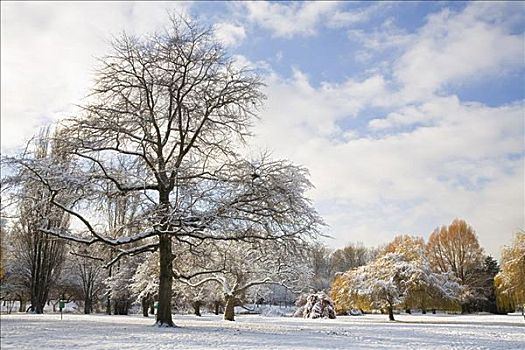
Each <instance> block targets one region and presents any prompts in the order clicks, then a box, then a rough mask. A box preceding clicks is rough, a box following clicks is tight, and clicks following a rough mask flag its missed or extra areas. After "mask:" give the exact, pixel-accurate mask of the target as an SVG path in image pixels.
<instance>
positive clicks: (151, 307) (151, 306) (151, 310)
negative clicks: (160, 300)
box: [149, 298, 155, 315]
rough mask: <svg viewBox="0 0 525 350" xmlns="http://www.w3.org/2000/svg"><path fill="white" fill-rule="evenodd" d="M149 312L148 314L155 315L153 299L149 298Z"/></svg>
mask: <svg viewBox="0 0 525 350" xmlns="http://www.w3.org/2000/svg"><path fill="white" fill-rule="evenodd" d="M149 313H150V315H155V299H154V298H150V300H149Z"/></svg>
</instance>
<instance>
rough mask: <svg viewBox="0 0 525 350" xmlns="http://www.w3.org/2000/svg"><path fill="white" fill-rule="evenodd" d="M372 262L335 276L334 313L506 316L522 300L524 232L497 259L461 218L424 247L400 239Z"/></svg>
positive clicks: (410, 238)
mask: <svg viewBox="0 0 525 350" xmlns="http://www.w3.org/2000/svg"><path fill="white" fill-rule="evenodd" d="M378 250H379V252H378V253H377V256H376V258H375V259H373V260H372V261H370V262H369V263H367V264H366V265H362V266H360V267H355V268H352V269H350V270H348V271H346V272H345V273H340V274H337V275H336V276H335V278H334V280H333V283H332V286H331V296H332V298H333V300H334V302H335V305H336V311H337V312H338V313H347V312H348V311H349V310H351V309H361V310H371V309H380V310H382V311H384V312H388V314H389V318H390V319H391V320H393V319H394V310H396V309H403V310H406V311H407V312H410V310H411V309H421V310H422V311H423V312H426V310H429V309H432V310H433V311H434V312H435V310H436V309H444V310H454V311H461V312H463V313H467V312H475V311H486V312H493V313H495V312H498V311H500V312H507V311H511V310H514V309H515V308H516V307H521V306H522V305H523V303H524V302H525V298H524V297H523V292H524V288H525V284H524V283H523V281H524V279H523V277H524V272H525V264H524V261H525V249H524V239H523V234H517V236H516V239H515V242H514V244H513V246H512V247H509V248H505V249H504V250H503V260H502V261H503V264H502V268H501V271H500V268H499V266H498V263H497V261H496V260H495V259H494V258H492V257H491V256H488V255H485V254H484V251H483V249H482V248H481V247H480V245H479V242H478V239H477V236H476V234H475V232H474V230H473V228H472V227H471V226H470V225H468V224H467V223H466V222H465V221H464V220H460V219H455V220H454V221H453V222H452V223H451V224H450V225H448V226H443V227H440V228H437V229H436V230H435V231H434V232H433V233H432V234H431V235H430V237H429V240H428V242H427V243H426V244H425V242H424V240H423V239H422V238H421V237H414V236H409V235H401V236H398V237H396V238H395V239H394V240H393V241H392V242H390V243H389V244H388V245H386V246H385V247H382V248H380V249H378Z"/></svg>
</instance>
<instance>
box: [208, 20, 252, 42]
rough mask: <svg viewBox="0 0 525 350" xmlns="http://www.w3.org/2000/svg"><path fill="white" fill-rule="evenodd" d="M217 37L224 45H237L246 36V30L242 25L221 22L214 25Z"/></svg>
mask: <svg viewBox="0 0 525 350" xmlns="http://www.w3.org/2000/svg"><path fill="white" fill-rule="evenodd" d="M214 29H215V36H216V38H217V39H218V40H219V41H220V42H221V43H222V44H223V45H224V46H237V45H240V44H241V43H242V41H243V40H244V39H245V38H246V32H245V30H244V27H243V26H242V25H237V24H233V23H227V22H221V23H217V24H215V26H214Z"/></svg>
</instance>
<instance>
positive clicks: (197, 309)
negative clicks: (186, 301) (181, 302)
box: [193, 301, 202, 316]
mask: <svg viewBox="0 0 525 350" xmlns="http://www.w3.org/2000/svg"><path fill="white" fill-rule="evenodd" d="M193 313H194V314H195V316H202V315H201V302H200V301H196V302H194V303H193Z"/></svg>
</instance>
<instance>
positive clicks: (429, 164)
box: [1, 1, 525, 256]
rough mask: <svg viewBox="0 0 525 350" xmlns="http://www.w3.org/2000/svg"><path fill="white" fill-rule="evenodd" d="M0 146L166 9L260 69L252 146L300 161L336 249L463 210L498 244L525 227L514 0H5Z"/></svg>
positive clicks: (484, 240) (418, 230)
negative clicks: (260, 106) (196, 23)
mask: <svg viewBox="0 0 525 350" xmlns="http://www.w3.org/2000/svg"><path fill="white" fill-rule="evenodd" d="M1 10H2V11H1V12H2V24H1V26H2V27H1V73H2V74H1V117H2V119H1V147H2V153H3V154H4V155H5V154H12V153H15V152H17V151H18V150H20V149H21V147H23V145H24V143H25V142H26V141H27V139H28V138H29V137H30V136H31V135H32V134H34V133H35V131H36V130H37V129H38V128H39V126H41V125H43V124H45V123H49V122H52V121H55V120H58V119H60V118H63V117H65V116H68V115H70V114H71V113H73V112H74V110H75V104H78V103H81V102H82V98H83V96H85V95H86V93H87V92H88V89H89V87H90V85H91V78H92V73H93V68H94V67H95V62H96V57H100V56H102V55H104V53H107V52H108V47H109V44H108V42H109V40H110V39H111V36H112V35H118V34H119V33H121V32H122V31H127V32H131V33H136V34H140V33H146V32H152V31H155V30H156V29H159V28H161V27H162V26H163V25H165V24H166V22H167V15H166V13H167V11H172V10H175V11H177V12H181V13H185V14H188V15H190V16H192V17H194V18H197V19H199V20H201V21H204V22H206V23H208V24H209V25H212V26H214V28H215V29H216V35H217V39H218V40H220V41H221V42H222V43H223V44H224V45H225V46H226V47H228V49H229V51H230V52H231V54H232V55H234V56H236V57H237V59H238V60H239V61H241V62H245V63H247V64H251V65H254V66H256V67H258V68H259V69H260V70H261V72H262V74H264V78H265V81H266V83H267V88H266V94H267V96H268V99H267V101H266V105H265V107H264V110H263V111H262V112H261V115H260V117H261V118H260V121H258V122H257V123H256V125H255V128H254V130H253V131H254V133H255V136H254V139H253V140H251V144H252V145H254V147H256V148H263V149H268V150H270V151H271V152H272V153H273V155H274V156H275V157H286V158H289V159H291V160H293V161H294V162H296V163H299V164H302V165H304V166H306V167H308V168H309V169H310V172H311V178H312V182H313V183H314V184H315V186H316V188H315V190H313V191H312V192H311V193H310V196H311V197H312V199H313V200H314V203H315V205H316V207H317V209H318V210H319V212H320V213H321V214H322V215H323V216H324V218H325V219H326V222H327V223H328V224H329V227H328V228H327V230H326V231H327V233H328V234H330V235H331V236H332V237H333V238H332V239H327V240H326V243H327V244H328V245H329V246H331V247H333V248H336V247H341V246H343V245H344V244H346V243H348V242H355V241H361V242H363V243H365V244H367V245H377V244H382V243H386V242H387V241H389V240H390V239H392V238H393V237H394V236H395V235H397V234H401V233H408V234H415V235H422V236H424V237H425V238H427V237H428V235H429V234H430V233H431V232H432V230H433V229H434V228H436V227H437V226H440V225H444V224H448V223H450V222H451V221H452V220H453V219H454V218H456V217H459V218H463V219H465V220H467V222H469V223H470V224H471V225H472V226H473V227H474V229H475V230H476V231H477V233H478V235H479V238H480V241H481V244H482V245H483V246H484V247H485V249H486V250H487V252H488V253H491V254H493V255H496V256H499V250H500V247H501V245H503V244H509V243H510V241H511V237H512V234H513V232H515V231H517V230H518V229H523V228H525V198H524V196H525V188H524V186H525V185H524V182H525V181H524V180H525V179H524V161H525V145H524V142H525V141H524V133H525V129H524V128H525V126H524V119H525V109H524V99H525V92H524V86H525V35H524V29H525V3H519V2H512V3H501V2H497V3H496V2H493V3H463V2H408V3H390V2H388V3H384V2H381V3H373V2H365V3H358V2H344V3H338V2H307V3H298V2H294V3H285V2H278V3H277V2H273V3H267V2H238V3H220V2H199V3H182V2H176V3H163V2H147V3H146V2H144V3H139V2H135V3H132V2H129V3H127V2H113V3H106V2H85V3H80V2H75V3H66V2H56V3H31V2H12V3H10V2H5V1H2V2H1Z"/></svg>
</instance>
